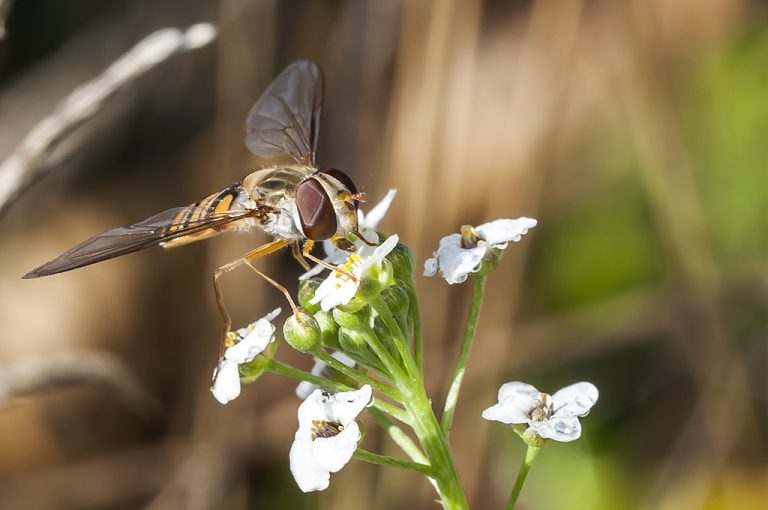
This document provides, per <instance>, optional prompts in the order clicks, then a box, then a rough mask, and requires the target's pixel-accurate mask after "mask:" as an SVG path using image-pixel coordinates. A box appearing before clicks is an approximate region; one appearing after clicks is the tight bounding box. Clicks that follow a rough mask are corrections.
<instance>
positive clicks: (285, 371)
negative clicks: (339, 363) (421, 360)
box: [266, 360, 410, 424]
mask: <svg viewBox="0 0 768 510" xmlns="http://www.w3.org/2000/svg"><path fill="white" fill-rule="evenodd" d="M345 366H346V365H345ZM266 370H267V371H268V372H271V373H273V374H276V375H282V376H284V377H290V378H292V379H296V380H299V381H307V382H310V383H312V384H316V385H318V386H320V387H321V388H326V389H329V390H333V391H352V390H355V389H356V388H353V387H351V386H349V385H347V384H344V383H342V382H339V381H334V380H333V379H328V378H326V377H322V376H319V375H314V374H311V373H309V372H305V371H304V370H300V369H298V368H294V367H292V366H290V365H286V364H284V363H280V362H279V361H277V360H272V361H270V362H269V365H268V366H267V368H266ZM373 406H374V407H375V408H376V409H378V410H379V411H381V412H383V413H387V414H389V415H390V416H392V417H393V418H395V419H397V420H399V421H401V422H403V423H406V424H407V423H409V422H410V416H408V414H407V413H406V412H405V411H404V410H403V409H401V408H399V407H397V406H395V405H393V404H390V403H389V402H385V401H383V400H381V399H380V398H377V399H374V400H373Z"/></svg>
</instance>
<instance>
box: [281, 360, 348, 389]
mask: <svg viewBox="0 0 768 510" xmlns="http://www.w3.org/2000/svg"><path fill="white" fill-rule="evenodd" d="M267 371H268V372H271V373H273V374H276V375H282V376H284V377H290V378H292V379H297V380H299V381H307V382H310V383H312V384H316V385H317V386H320V387H322V388H326V389H329V390H333V391H349V390H353V389H354V388H351V387H349V386H348V385H346V384H344V383H343V382H339V381H334V380H332V379H328V378H326V377H322V376H319V375H314V374H311V373H309V372H305V371H304V370H300V369H298V368H294V367H292V366H290V365H286V364H285V363H280V362H279V361H277V360H274V359H273V360H272V361H270V362H269V365H267Z"/></svg>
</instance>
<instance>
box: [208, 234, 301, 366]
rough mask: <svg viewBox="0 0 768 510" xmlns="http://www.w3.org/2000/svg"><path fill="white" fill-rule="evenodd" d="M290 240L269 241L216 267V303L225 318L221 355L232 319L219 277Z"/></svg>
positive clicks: (214, 279)
mask: <svg viewBox="0 0 768 510" xmlns="http://www.w3.org/2000/svg"><path fill="white" fill-rule="evenodd" d="M288 242H289V241H286V240H282V239H280V240H277V241H272V242H271V243H267V244H265V245H262V246H259V247H258V248H256V249H255V250H253V251H250V252H248V253H246V254H245V255H243V256H242V257H240V258H239V259H237V260H233V261H232V262H230V263H228V264H224V265H223V266H221V267H219V268H218V269H216V271H214V273H213V290H214V292H216V305H217V306H218V307H219V312H220V313H221V317H222V318H223V319H224V334H223V335H222V340H221V346H220V348H219V357H221V356H223V355H224V348H225V347H226V344H227V338H228V336H229V331H230V328H231V327H232V319H231V318H230V317H229V313H228V312H227V307H226V306H225V305H224V297H223V295H222V293H221V287H220V286H219V278H221V275H223V274H224V273H228V272H230V271H232V270H233V269H235V268H237V267H238V266H240V265H242V264H246V263H247V264H248V265H250V262H251V261H253V260H255V259H256V258H258V257H261V256H262V255H267V254H268V253H272V252H274V251H277V250H279V249H280V248H283V247H284V246H286V245H287V244H288Z"/></svg>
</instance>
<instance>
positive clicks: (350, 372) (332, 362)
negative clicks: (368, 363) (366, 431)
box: [312, 347, 403, 402]
mask: <svg viewBox="0 0 768 510" xmlns="http://www.w3.org/2000/svg"><path fill="white" fill-rule="evenodd" d="M312 355H313V356H315V357H316V358H317V359H319V360H320V361H322V362H323V363H325V364H326V365H328V366H329V367H331V368H332V369H334V370H336V371H337V372H339V373H341V374H343V375H345V376H347V377H349V378H350V379H353V380H355V381H357V382H359V383H361V384H370V385H371V387H373V388H374V389H376V390H377V391H380V392H381V393H383V394H384V395H386V396H388V397H390V398H392V399H393V400H395V401H397V402H402V400H403V395H402V394H401V393H400V391H399V390H397V389H395V388H392V387H391V386H387V385H386V384H384V383H382V382H381V381H377V380H376V379H371V378H370V377H368V376H367V375H364V374H361V373H360V372H358V371H357V370H355V369H354V368H350V367H348V366H347V365H345V364H344V363H342V362H341V361H339V360H337V359H336V358H334V357H333V356H331V355H330V354H328V352H326V350H325V349H323V348H322V347H318V348H317V349H315V350H313V351H312Z"/></svg>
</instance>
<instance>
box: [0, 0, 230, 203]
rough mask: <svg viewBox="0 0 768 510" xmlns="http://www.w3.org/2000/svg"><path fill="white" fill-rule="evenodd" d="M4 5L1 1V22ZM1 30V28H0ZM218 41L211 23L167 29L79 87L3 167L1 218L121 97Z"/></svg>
mask: <svg viewBox="0 0 768 510" xmlns="http://www.w3.org/2000/svg"><path fill="white" fill-rule="evenodd" d="M3 6H4V0H0V23H2V22H3V16H2V15H3V11H2V9H3ZM0 26H1V25H0ZM215 37H216V29H215V27H214V26H213V25H210V24H207V23H205V24H198V25H193V26H191V27H189V28H188V29H187V30H184V31H182V30H178V29H176V28H165V29H162V30H158V31H156V32H153V33H152V34H150V35H148V36H147V37H145V38H144V39H142V40H141V41H139V43H138V44H136V46H134V47H133V48H131V49H130V50H129V51H128V52H127V53H125V54H124V55H123V56H121V57H120V58H119V59H117V60H116V61H115V62H113V63H112V64H111V65H110V66H109V67H108V68H107V69H105V70H104V72H102V73H101V74H100V75H98V76H97V77H96V78H94V79H93V80H91V81H89V82H87V83H85V84H83V85H81V86H80V87H78V88H76V89H75V90H74V91H72V93H70V94H69V96H67V97H66V98H65V99H64V100H63V101H62V102H61V103H59V104H58V105H57V106H56V108H55V109H54V111H53V112H52V113H51V114H50V115H49V116H48V117H46V118H44V119H43V120H41V121H40V122H39V123H38V124H37V125H36V126H35V127H34V128H32V130H31V131H30V132H29V133H28V134H27V136H26V137H25V138H24V140H22V141H21V143H20V144H19V145H18V146H17V147H16V148H15V150H14V151H13V153H11V155H10V156H8V157H7V158H6V159H5V160H4V161H3V162H2V163H0V214H2V213H3V212H5V211H6V210H7V208H8V207H9V206H10V205H11V204H13V202H14V201H15V200H16V199H17V198H18V197H19V196H20V195H21V194H22V192H23V191H24V190H25V189H26V188H27V187H28V186H29V185H30V184H31V183H32V182H33V181H35V180H36V179H37V178H39V177H42V176H43V174H44V173H45V172H46V171H48V170H50V169H51V168H52V165H51V161H50V159H51V155H52V153H53V152H54V149H56V148H57V147H58V146H59V145H61V143H62V142H63V141H64V140H65V139H67V138H68V137H69V136H70V135H71V134H72V133H73V132H74V131H75V130H76V129H77V128H78V127H80V126H81V125H82V124H84V123H85V122H86V121H87V120H88V119H90V118H91V117H93V116H94V115H95V114H96V113H98V112H99V111H100V110H101V109H102V108H103V107H104V105H105V104H106V103H107V102H108V101H109V100H111V99H113V98H114V97H115V96H116V95H117V93H118V92H120V91H121V90H123V89H125V88H127V87H129V86H130V85H132V84H133V83H135V82H136V80H137V79H138V78H139V77H140V76H142V75H143V74H145V73H146V72H148V71H150V70H151V69H153V68H155V67H156V66H158V65H159V64H161V63H163V62H165V61H167V60H168V59H169V58H170V57H171V56H173V55H175V54H177V53H181V52H184V51H188V50H193V49H197V48H201V47H203V46H206V45H207V44H208V43H210V42H211V41H212V40H213V39H214V38H215Z"/></svg>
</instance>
